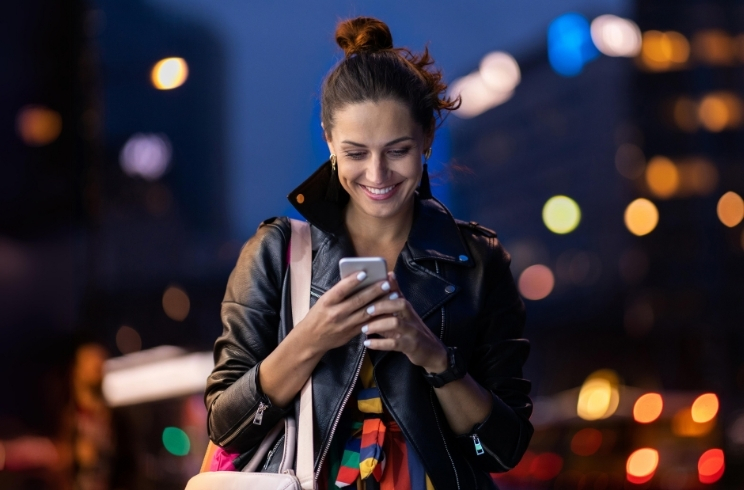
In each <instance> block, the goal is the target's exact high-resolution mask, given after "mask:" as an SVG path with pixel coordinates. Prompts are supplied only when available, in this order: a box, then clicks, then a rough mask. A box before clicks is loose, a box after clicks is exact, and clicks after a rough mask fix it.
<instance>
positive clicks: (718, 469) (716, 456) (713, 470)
mask: <svg viewBox="0 0 744 490" xmlns="http://www.w3.org/2000/svg"><path fill="white" fill-rule="evenodd" d="M725 469H726V464H725V460H724V457H723V450H721V449H708V450H707V451H705V452H704V453H703V454H702V456H700V459H699V460H698V479H699V480H700V483H707V484H710V483H715V482H717V481H718V480H720V479H721V477H722V476H723V472H724V470H725Z"/></svg>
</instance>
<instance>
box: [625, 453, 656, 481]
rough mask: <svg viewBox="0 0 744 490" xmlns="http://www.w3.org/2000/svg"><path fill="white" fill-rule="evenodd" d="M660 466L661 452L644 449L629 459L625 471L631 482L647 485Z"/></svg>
mask: <svg viewBox="0 0 744 490" xmlns="http://www.w3.org/2000/svg"><path fill="white" fill-rule="evenodd" d="M658 466H659V452H658V451H657V450H656V449H651V448H643V449H638V450H636V451H634V452H633V454H631V455H630V456H629V457H628V463H627V465H626V466H625V470H626V471H627V474H628V480H630V481H631V482H633V483H645V482H646V481H648V480H650V479H651V476H653V474H654V472H655V471H656V468H657V467H658Z"/></svg>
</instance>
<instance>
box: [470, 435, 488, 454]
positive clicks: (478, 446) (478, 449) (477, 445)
mask: <svg viewBox="0 0 744 490" xmlns="http://www.w3.org/2000/svg"><path fill="white" fill-rule="evenodd" d="M470 438H471V439H472V440H473V445H475V455H476V456H482V455H483V453H485V451H484V450H483V446H482V445H481V442H480V438H479V437H478V434H473V435H472V436H470Z"/></svg>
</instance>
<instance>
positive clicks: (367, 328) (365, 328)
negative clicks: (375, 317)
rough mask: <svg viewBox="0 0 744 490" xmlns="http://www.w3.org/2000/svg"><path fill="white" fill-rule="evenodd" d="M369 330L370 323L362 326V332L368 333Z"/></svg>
mask: <svg viewBox="0 0 744 490" xmlns="http://www.w3.org/2000/svg"><path fill="white" fill-rule="evenodd" d="M367 330H369V325H365V326H363V327H362V333H367Z"/></svg>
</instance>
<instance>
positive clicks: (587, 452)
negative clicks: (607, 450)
mask: <svg viewBox="0 0 744 490" xmlns="http://www.w3.org/2000/svg"><path fill="white" fill-rule="evenodd" d="M600 446H602V433H601V432H600V431H598V430H597V429H592V428H587V429H581V430H580V431H578V432H577V433H576V434H574V436H573V437H572V438H571V451H573V452H574V454H578V455H579V456H591V455H592V454H594V453H596V452H597V451H599V448H600Z"/></svg>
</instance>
